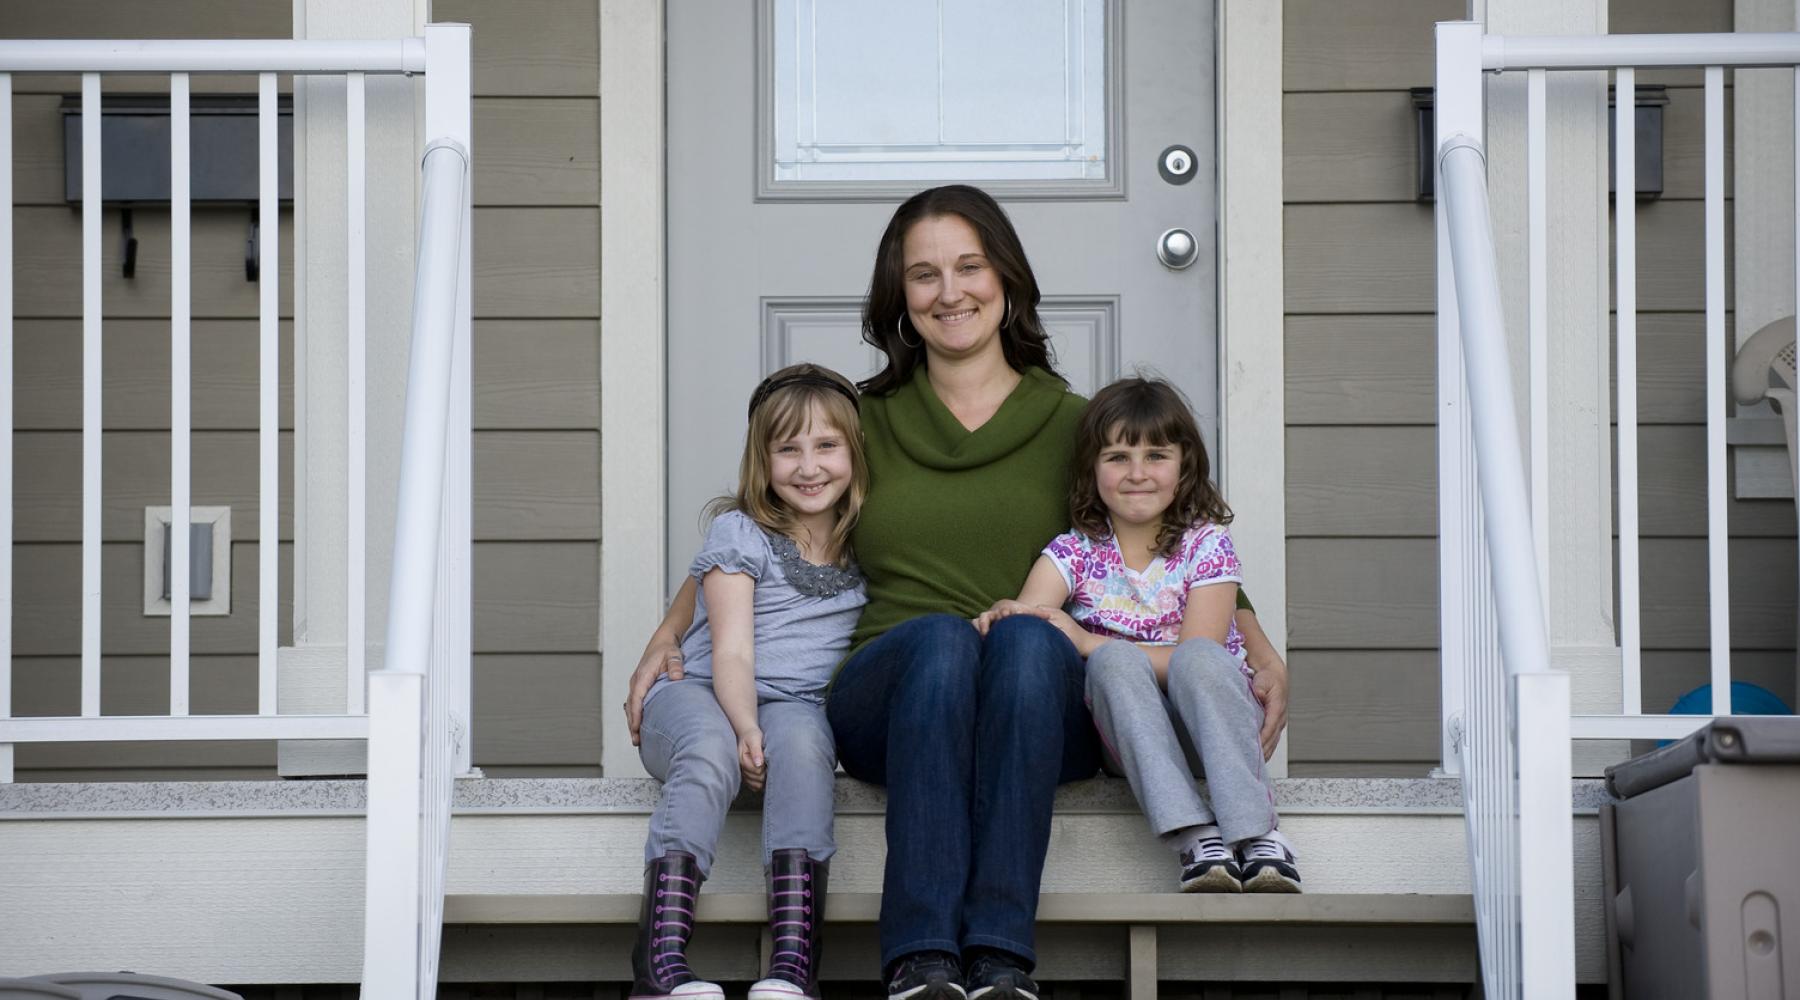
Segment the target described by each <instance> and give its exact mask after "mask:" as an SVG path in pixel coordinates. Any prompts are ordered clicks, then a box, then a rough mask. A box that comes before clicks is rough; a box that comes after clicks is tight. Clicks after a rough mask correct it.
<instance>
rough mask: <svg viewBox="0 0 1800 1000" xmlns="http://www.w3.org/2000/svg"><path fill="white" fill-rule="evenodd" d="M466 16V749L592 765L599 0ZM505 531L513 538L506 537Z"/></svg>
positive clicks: (515, 767) (559, 765) (507, 764)
mask: <svg viewBox="0 0 1800 1000" xmlns="http://www.w3.org/2000/svg"><path fill="white" fill-rule="evenodd" d="M432 13H433V17H434V18H435V19H437V20H440V21H468V22H470V23H471V24H472V25H473V29H474V37H475V49H474V63H475V65H474V74H475V76H474V87H475V95H476V101H475V109H474V127H475V136H474V141H475V162H474V175H475V191H474V197H475V203H476V205H477V208H476V211H475V234H474V235H475V261H474V269H475V288H474V298H475V345H474V351H475V359H474V364H475V426H476V428H477V434H476V453H475V532H476V536H477V537H478V538H480V539H483V541H482V542H480V543H479V544H477V545H476V548H475V568H474V573H475V621H474V633H475V648H476V650H477V654H478V655H477V656H476V657H475V666H474V671H475V676H474V686H475V692H474V697H475V718H474V720H473V722H472V726H473V729H474V741H475V743H474V760H475V763H476V764H477V765H479V766H482V767H487V768H489V769H490V770H489V772H488V773H490V774H499V773H505V774H507V775H509V776H519V775H559V774H594V773H597V766H598V764H599V760H600V732H601V725H602V722H603V721H605V720H606V719H609V718H610V716H606V715H603V714H602V713H601V711H600V705H599V702H600V657H599V633H600V606H599V595H600V580H599V575H600V553H599V537H600V472H599V463H600V433H599V431H600V334H599V322H598V317H599V315H600V213H599V205H600V170H599V165H600V137H599V101H598V94H599V89H600V84H599V79H600V74H599V34H600V32H599V22H598V16H599V8H598V6H597V5H595V4H594V3H592V2H591V0H517V2H512V3H507V4H492V3H480V2H478V0H438V2H437V3H436V4H434V6H433V9H432ZM501 539H510V540H512V541H501Z"/></svg>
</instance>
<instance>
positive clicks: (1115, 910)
mask: <svg viewBox="0 0 1800 1000" xmlns="http://www.w3.org/2000/svg"><path fill="white" fill-rule="evenodd" d="M638 907H639V897H638V896H637V895H636V894H635V893H615V894H586V893H584V894H527V895H485V894H452V895H448V896H445V897H444V922H445V923H447V924H618V923H632V922H634V921H636V920H637V918H638ZM766 907H767V904H766V902H765V897H764V896H763V894H762V893H747V892H746V893H713V894H707V893H704V892H703V893H701V894H700V900H699V907H698V914H697V917H698V919H699V921H700V922H701V923H724V924H742V923H752V924H754V923H762V922H763V921H764V920H766V919H768V910H767V908H766ZM880 910H881V894H880V893H874V892H844V893H836V892H834V893H831V894H830V895H829V896H827V897H826V907H825V914H826V920H827V922H829V923H846V924H868V923H874V922H875V920H876V918H877V916H878V915H879V913H880ZM1038 922H1039V923H1077V924H1192V923H1203V924H1334V925H1355V926H1372V925H1423V924H1439V925H1460V924H1473V923H1474V922H1475V907H1474V903H1473V901H1472V900H1471V898H1470V897H1469V896H1468V895H1467V894H1460V893H1443V894H1423V893H1410V894H1363V893H1343V894H1312V895H1306V894H1302V895H1277V894H1245V895H1227V894H1222V893H1210V894H1207V893H1194V894H1188V895H1183V894H1180V893H1085V892H1081V893H1077V892H1066V893H1045V894H1043V895H1042V896H1040V897H1039V898H1038Z"/></svg>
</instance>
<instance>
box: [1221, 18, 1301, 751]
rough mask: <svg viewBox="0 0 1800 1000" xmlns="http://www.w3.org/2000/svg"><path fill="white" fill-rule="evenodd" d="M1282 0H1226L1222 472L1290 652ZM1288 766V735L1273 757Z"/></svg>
mask: <svg viewBox="0 0 1800 1000" xmlns="http://www.w3.org/2000/svg"><path fill="white" fill-rule="evenodd" d="M1281 18H1282V5H1281V3H1280V2H1279V0H1220V3H1219V89H1220V93H1219V111H1220V114H1219V127H1220V132H1221V141H1220V143H1219V157H1220V159H1219V178H1220V179H1219V219H1220V237H1221V240H1222V243H1223V245H1222V246H1221V247H1220V253H1219V294H1220V297H1221V299H1222V302H1223V308H1222V310H1221V317H1222V322H1221V323H1220V325H1219V340H1220V351H1221V355H1222V356H1221V358H1220V364H1219V371H1220V372H1221V373H1222V376H1221V379H1222V380H1221V384H1220V387H1219V398H1220V399H1221V400H1222V401H1223V407H1224V413H1225V420H1224V424H1223V426H1222V427H1221V428H1220V437H1221V442H1222V447H1221V448H1220V449H1219V450H1220V455H1219V465H1218V468H1219V475H1220V481H1221V482H1222V483H1223V484H1224V487H1225V495H1226V496H1227V497H1228V498H1229V499H1230V501H1231V503H1232V505H1233V506H1234V507H1236V508H1238V509H1240V510H1249V511H1255V512H1256V514H1255V516H1254V517H1246V518H1243V519H1240V520H1239V521H1237V522H1236V523H1234V524H1233V525H1232V526H1231V536H1232V540H1233V542H1235V543H1236V545H1237V549H1238V552H1239V553H1240V554H1242V555H1243V557H1244V563H1245V565H1247V566H1251V567H1254V572H1253V574H1252V575H1251V576H1250V577H1249V578H1248V580H1247V581H1246V582H1247V583H1248V585H1249V590H1250V595H1251V597H1252V599H1254V600H1255V601H1256V617H1257V621H1259V622H1260V623H1261V624H1262V627H1263V630H1264V631H1265V632H1267V633H1268V634H1269V639H1270V641H1272V642H1274V643H1275V648H1276V649H1279V650H1280V651H1281V652H1282V655H1283V656H1285V655H1286V654H1287V487H1286V473H1285V470H1286V468H1287V462H1286V460H1285V458H1284V457H1283V456H1284V455H1285V453H1286V446H1287V428H1286V426H1285V421H1284V420H1283V418H1282V413H1283V410H1284V407H1285V405H1286V404H1285V400H1284V398H1283V392H1284V390H1283V378H1282V373H1283V365H1284V360H1283V359H1284V355H1283V323H1284V317H1283V315H1282V248H1281V240H1282V225H1281V223H1282V206H1281V155H1282V150H1281ZM1269 771H1270V773H1271V774H1272V775H1274V776H1276V777H1284V776H1286V774H1287V738H1286V736H1285V735H1284V736H1283V737H1282V741H1281V745H1280V746H1279V747H1277V748H1276V750H1275V757H1274V758H1273V759H1272V760H1270V761H1269Z"/></svg>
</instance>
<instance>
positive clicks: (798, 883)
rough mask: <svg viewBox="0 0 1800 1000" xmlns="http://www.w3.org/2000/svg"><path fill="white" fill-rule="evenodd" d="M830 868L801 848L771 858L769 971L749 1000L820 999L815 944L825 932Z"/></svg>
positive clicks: (751, 993) (751, 991) (773, 853)
mask: <svg viewBox="0 0 1800 1000" xmlns="http://www.w3.org/2000/svg"><path fill="white" fill-rule="evenodd" d="M830 869H831V865H830V863H829V862H825V861H814V860H813V859H812V858H810V857H808V856H807V854H806V851H804V850H802V849H800V848H787V849H783V850H779V851H772V852H770V856H769V934H770V935H771V937H772V939H773V944H772V945H771V947H770V950H769V973H768V975H767V976H766V977H764V978H763V979H760V980H758V981H757V983H756V985H754V986H752V987H750V1000H818V998H819V946H820V939H821V938H822V937H823V935H824V930H825V882H826V877H827V875H828V874H829V872H830Z"/></svg>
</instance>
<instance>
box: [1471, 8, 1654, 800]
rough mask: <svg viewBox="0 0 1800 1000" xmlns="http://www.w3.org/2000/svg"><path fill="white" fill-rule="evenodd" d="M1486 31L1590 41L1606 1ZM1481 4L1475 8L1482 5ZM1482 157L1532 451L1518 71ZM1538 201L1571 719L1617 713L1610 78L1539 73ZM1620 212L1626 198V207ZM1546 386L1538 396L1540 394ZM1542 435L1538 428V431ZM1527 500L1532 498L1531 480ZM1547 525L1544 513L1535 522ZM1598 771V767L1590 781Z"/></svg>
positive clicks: (1558, 628) (1597, 759) (1526, 14)
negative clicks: (1543, 209) (1541, 145)
mask: <svg viewBox="0 0 1800 1000" xmlns="http://www.w3.org/2000/svg"><path fill="white" fill-rule="evenodd" d="M1476 6H1477V11H1478V16H1479V17H1481V18H1482V19H1483V20H1484V21H1485V22H1486V30H1487V32H1488V33H1489V34H1499V35H1508V34H1516V35H1601V34H1605V33H1606V31H1607V5H1606V2H1605V0H1485V3H1483V2H1481V0H1477V4H1476ZM1483 8H1485V9H1483ZM1487 81H1488V82H1487V96H1488V104H1487V129H1488V141H1487V153H1488V185H1489V192H1490V204H1491V205H1492V211H1493V217H1494V243H1495V253H1496V256H1497V257H1498V260H1499V266H1500V280H1501V293H1502V296H1503V300H1504V302H1503V308H1504V311H1505V315H1506V320H1507V333H1508V335H1509V339H1510V346H1511V355H1512V359H1513V376H1514V392H1515V397H1516V398H1517V399H1518V400H1519V401H1520V404H1521V405H1520V408H1519V419H1520V422H1521V426H1520V433H1521V439H1522V440H1523V441H1525V442H1527V448H1528V449H1529V448H1532V447H1533V441H1534V435H1533V433H1532V431H1533V427H1532V417H1531V406H1530V405H1527V401H1530V400H1532V398H1533V397H1532V396H1531V394H1530V392H1529V390H1530V387H1531V384H1532V381H1533V376H1532V367H1533V366H1532V364H1531V359H1530V345H1529V343H1528V340H1527V333H1526V330H1527V322H1526V320H1527V317H1528V316H1529V315H1530V309H1531V301H1530V291H1529V279H1530V275H1529V274H1528V268H1527V263H1526V260H1527V258H1526V250H1527V246H1526V243H1527V221H1528V220H1527V217H1526V198H1525V193H1526V182H1527V176H1526V168H1527V163H1526V128H1525V112H1526V100H1527V93H1526V92H1527V75H1526V73H1524V72H1512V73H1505V74H1500V75H1498V76H1496V75H1492V74H1490V75H1488V76H1487ZM1545 81H1546V87H1545V90H1546V100H1545V110H1546V119H1545V121H1546V128H1545V137H1546V152H1547V158H1546V164H1545V166H1546V182H1547V183H1546V188H1545V191H1546V198H1547V202H1546V204H1547V216H1548V219H1549V238H1548V240H1547V248H1548V254H1547V260H1546V266H1545V267H1544V268H1543V269H1542V270H1541V271H1540V275H1541V276H1542V278H1543V279H1545V280H1544V292H1545V302H1544V303H1543V304H1542V305H1540V307H1539V308H1541V309H1544V310H1545V318H1546V320H1547V323H1546V331H1547V337H1546V345H1547V353H1546V355H1545V357H1544V359H1543V361H1542V362H1541V363H1540V365H1539V366H1538V372H1539V374H1538V376H1537V381H1538V385H1539V388H1540V392H1541V394H1542V396H1543V402H1542V403H1541V404H1540V405H1542V407H1543V409H1542V410H1541V411H1540V414H1539V424H1540V429H1539V430H1538V433H1537V434H1536V435H1535V437H1536V444H1535V447H1536V448H1537V449H1538V451H1539V454H1537V455H1534V456H1533V459H1532V460H1531V461H1530V468H1531V469H1533V470H1534V471H1535V473H1536V474H1537V475H1539V476H1541V477H1542V478H1543V481H1544V485H1545V487H1546V489H1545V490H1544V492H1543V494H1542V495H1541V496H1538V498H1537V503H1536V504H1535V506H1536V507H1537V511H1538V514H1539V515H1540V517H1541V519H1542V520H1544V521H1545V522H1546V524H1545V525H1544V526H1541V527H1539V529H1538V530H1539V531H1540V532H1546V533H1545V534H1543V535H1542V537H1541V540H1540V542H1539V551H1540V554H1547V555H1548V559H1547V560H1546V561H1545V567H1546V569H1545V574H1546V576H1547V581H1546V582H1547V583H1548V589H1547V591H1546V592H1545V595H1544V600H1545V606H1546V608H1547V610H1548V625H1549V632H1550V648H1551V659H1552V662H1553V664H1554V665H1555V666H1557V667H1559V668H1561V669H1564V670H1567V671H1568V672H1569V675H1570V688H1571V692H1570V701H1571V703H1572V705H1573V708H1574V711H1575V712H1577V713H1596V712H1608V713H1610V712H1617V711H1619V708H1620V704H1621V702H1620V698H1621V680H1620V677H1621V674H1620V658H1619V646H1618V642H1617V639H1616V637H1615V634H1614V618H1613V566H1614V555H1613V524H1612V466H1613V463H1612V431H1611V420H1610V417H1609V414H1610V412H1611V404H1610V399H1611V389H1610V383H1609V371H1610V365H1611V360H1610V346H1609V343H1610V328H1611V320H1610V318H1609V314H1608V309H1609V295H1608V286H1609V282H1610V276H1609V271H1608V263H1607V262H1608V254H1609V252H1610V251H1609V246H1610V242H1609V230H1608V212H1607V181H1606V164H1607V154H1606V146H1607V100H1606V93H1607V90H1606V87H1607V75H1606V74H1605V73H1603V72H1565V71H1558V72H1551V73H1548V74H1547V75H1546V78H1545ZM1626 204H1629V202H1626ZM1544 390H1547V391H1544ZM1543 428H1548V430H1549V432H1548V433H1545V431H1544V429H1543ZM1533 492H1534V494H1536V493H1537V492H1538V490H1537V488H1536V484H1534V489H1533ZM1546 514H1547V515H1548V516H1547V517H1544V516H1542V515H1546ZM1575 752H1576V754H1577V765H1576V766H1577V769H1578V773H1581V772H1583V771H1590V770H1594V769H1597V768H1599V767H1602V766H1604V765H1605V764H1608V763H1611V762H1613V761H1615V760H1620V759H1623V756H1624V753H1623V747H1622V746H1620V745H1618V744H1607V743H1598V742H1587V743H1583V744H1579V745H1577V747H1576V751H1575ZM1595 773H1597V771H1596V772H1595Z"/></svg>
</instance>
